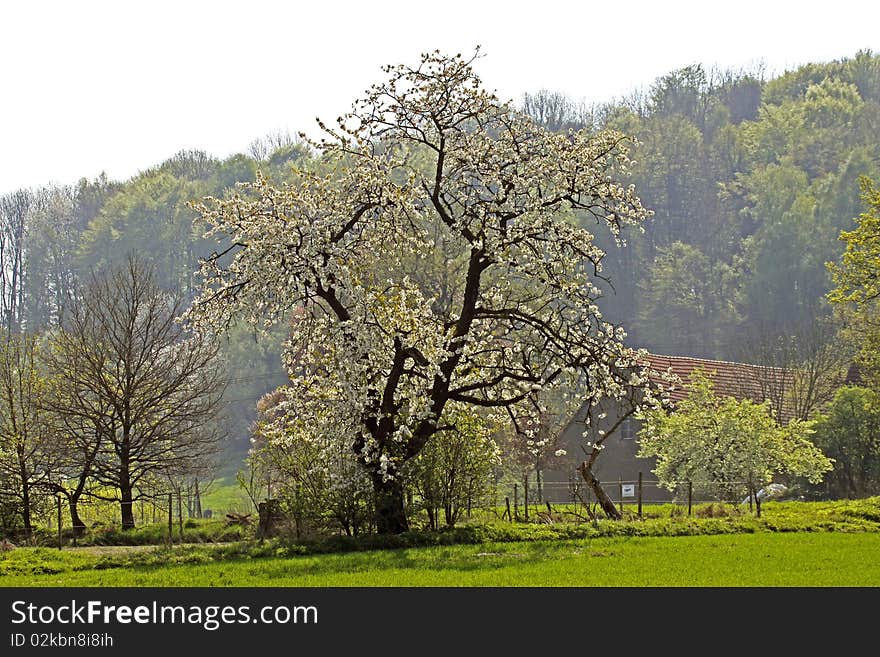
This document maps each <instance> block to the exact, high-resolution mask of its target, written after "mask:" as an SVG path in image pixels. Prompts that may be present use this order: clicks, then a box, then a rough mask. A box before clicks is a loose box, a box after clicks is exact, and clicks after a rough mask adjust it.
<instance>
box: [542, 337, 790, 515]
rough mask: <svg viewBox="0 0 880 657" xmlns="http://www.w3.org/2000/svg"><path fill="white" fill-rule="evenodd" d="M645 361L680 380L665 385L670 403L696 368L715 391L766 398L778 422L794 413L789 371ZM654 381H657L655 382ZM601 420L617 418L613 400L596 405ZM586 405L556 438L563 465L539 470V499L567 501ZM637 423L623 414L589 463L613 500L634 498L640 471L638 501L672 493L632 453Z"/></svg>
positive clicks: (658, 358)
mask: <svg viewBox="0 0 880 657" xmlns="http://www.w3.org/2000/svg"><path fill="white" fill-rule="evenodd" d="M648 363H649V365H650V367H651V369H652V370H655V371H657V372H666V371H670V372H672V373H673V374H675V375H676V376H677V377H678V379H680V381H681V384H679V385H678V386H676V387H672V388H668V396H669V399H670V400H671V401H672V403H673V404H675V403H677V402H680V401H682V400H683V399H684V398H685V396H686V395H687V390H686V389H685V386H686V385H687V384H688V383H689V382H690V379H691V376H692V375H693V373H694V371H695V370H701V371H702V372H703V373H704V374H706V375H707V376H708V377H709V378H710V379H711V380H712V381H713V383H714V386H715V393H716V394H718V395H722V396H730V397H734V398H736V399H751V400H752V401H756V402H763V401H768V400H769V402H770V405H771V408H772V409H773V413H774V415H775V416H776V419H777V420H778V421H779V422H782V423H785V422H788V421H789V420H791V419H793V418H794V417H795V416H796V412H795V408H794V406H793V405H792V404H791V403H790V401H789V398H790V394H789V393H790V391H791V390H792V388H793V387H794V386H795V377H794V376H793V374H792V372H791V371H788V370H784V369H781V368H777V367H768V366H761V365H749V364H746V363H734V362H729V361H720V360H709V359H705V358H691V357H689V356H662V355H656V354H649V355H648ZM657 382H658V383H659V381H657ZM600 413H604V414H605V418H604V419H603V420H601V421H600V425H599V426H598V427H597V428H598V429H603V430H606V431H607V430H610V428H611V427H612V426H613V425H614V424H615V423H616V422H617V420H618V419H619V417H620V414H619V413H620V411H619V409H618V408H617V407H616V405H615V404H613V403H610V402H606V403H605V405H604V406H603V407H601V408H600ZM585 414H586V409H583V408H582V409H581V410H580V411H579V412H578V414H577V415H576V416H575V417H574V418H573V419H572V420H571V422H569V424H568V426H567V427H566V428H565V429H564V430H563V432H562V435H561V437H560V440H559V442H560V447H561V448H562V449H564V450H565V451H566V453H567V461H566V465H565V466H564V468H561V469H558V470H549V469H548V470H547V471H546V472H545V473H544V481H545V484H544V497H546V498H547V499H548V500H549V501H558V502H563V501H568V500H570V499H571V495H572V486H574V485H577V484H578V483H579V482H578V479H579V475H578V474H577V472H576V470H575V468H576V465H577V463H579V462H580V461H581V460H583V458H584V456H585V451H584V449H585V448H584V440H585V439H584V438H583V436H582V433H583V431H584V423H583V420H584V417H585ZM640 429H641V422H640V421H639V420H637V419H636V418H634V417H628V418H626V419H625V420H624V421H623V423H621V424H620V425H619V426H618V427H617V429H616V430H615V431H614V432H613V433H612V434H611V435H609V436H608V437H607V438H606V439H605V442H604V449H603V451H602V453H601V454H600V455H599V457H598V459H597V460H596V463H595V465H594V466H593V472H594V473H595V474H596V476H597V477H598V478H599V480H600V481H601V482H602V484H603V488H604V489H605V491H606V492H607V493H608V494H609V496H610V497H611V498H612V499H614V500H619V499H620V498H621V497H622V498H623V499H624V500H625V499H626V498H628V497H632V498H633V499H635V496H636V487H637V485H638V480H639V473H641V474H642V479H643V482H644V484H643V486H642V499H643V500H645V501H649V502H651V501H654V502H657V501H665V500H669V499H671V497H672V494H671V493H670V492H669V491H667V490H665V489H662V488H659V487H658V486H657V485H656V484H654V483H653V482H654V481H655V480H656V477H655V476H654V475H653V473H652V470H653V469H654V468H655V467H656V460H655V459H654V458H640V457H638V456H636V454H637V452H638V437H637V435H638V432H639V430H640Z"/></svg>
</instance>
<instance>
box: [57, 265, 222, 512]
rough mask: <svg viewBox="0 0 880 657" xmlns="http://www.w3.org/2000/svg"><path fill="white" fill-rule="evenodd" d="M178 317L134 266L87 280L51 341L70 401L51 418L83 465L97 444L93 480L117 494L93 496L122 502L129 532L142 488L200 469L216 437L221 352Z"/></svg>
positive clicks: (172, 303) (173, 302) (176, 303)
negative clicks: (61, 421) (60, 422)
mask: <svg viewBox="0 0 880 657" xmlns="http://www.w3.org/2000/svg"><path fill="white" fill-rule="evenodd" d="M180 311H181V301H180V299H176V298H173V297H172V296H171V295H169V294H167V293H166V292H164V291H163V290H162V289H161V288H160V287H159V286H158V285H157V284H156V281H155V273H154V270H153V268H152V267H150V266H148V265H147V264H145V263H144V262H143V261H141V260H140V259H138V258H136V257H134V256H131V257H129V258H128V260H127V261H126V262H125V263H124V264H122V265H121V266H118V267H116V268H113V269H110V270H108V271H107V272H105V273H98V274H92V275H91V277H90V278H89V280H88V282H87V284H86V286H85V288H84V290H83V293H82V294H81V295H80V298H79V300H78V301H77V302H75V303H73V304H72V305H71V306H70V309H69V312H68V313H67V315H66V317H65V318H64V321H63V324H62V330H61V331H60V332H59V334H58V336H57V337H56V340H55V344H56V352H55V356H54V357H55V358H57V359H58V362H56V366H57V367H58V369H59V371H60V372H62V374H61V376H63V377H67V378H68V386H69V387H70V388H71V389H73V390H75V391H76V393H75V394H71V395H69V396H67V397H66V399H63V400H59V402H58V403H57V404H56V406H55V410H56V411H57V412H58V413H60V414H61V415H62V416H63V417H64V418H65V422H66V426H67V429H68V431H70V432H71V433H72V434H73V435H75V436H78V438H76V439H75V442H76V443H77V444H79V445H80V448H81V449H84V450H85V451H84V456H85V455H87V454H88V450H87V447H86V446H88V445H92V447H93V448H94V446H95V442H91V441H100V443H101V444H100V446H99V448H98V449H97V450H96V457H95V459H94V462H93V463H92V470H93V474H94V478H95V480H96V481H97V482H98V483H100V484H102V485H103V486H109V487H111V488H113V489H115V491H116V492H115V493H114V494H112V495H108V494H106V493H105V492H93V493H92V494H93V495H95V496H96V497H100V498H102V499H109V500H112V501H118V502H119V504H120V511H121V515H122V526H123V527H124V528H131V527H134V513H133V510H132V503H133V502H134V501H135V500H137V499H139V498H140V497H141V496H142V494H143V489H142V486H141V484H146V483H148V482H151V481H154V480H156V479H157V478H160V477H165V476H168V475H180V474H181V473H182V472H185V471H186V470H187V469H188V468H190V467H196V466H201V465H202V463H203V462H204V458H205V456H206V454H208V453H210V452H212V451H214V450H215V448H216V446H217V442H218V440H219V437H220V436H219V431H218V428H217V423H216V422H215V418H216V415H217V412H218V408H219V404H220V400H221V396H222V393H223V390H224V388H225V379H224V375H223V374H222V372H221V370H220V368H219V362H218V345H217V344H216V343H214V342H211V341H208V340H206V339H203V338H202V337H201V336H200V335H198V334H187V333H185V332H184V330H183V329H182V327H181V325H180V324H179V323H178V322H177V317H178V315H179V313H180ZM65 364H67V365H68V366H67V367H65V366H64V365H65ZM90 433H91V435H90Z"/></svg>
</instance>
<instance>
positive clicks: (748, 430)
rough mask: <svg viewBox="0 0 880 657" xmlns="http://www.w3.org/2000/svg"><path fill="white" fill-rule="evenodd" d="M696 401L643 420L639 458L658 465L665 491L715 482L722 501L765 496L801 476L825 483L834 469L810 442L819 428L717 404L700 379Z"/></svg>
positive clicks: (757, 407)
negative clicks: (767, 489) (769, 488)
mask: <svg viewBox="0 0 880 657" xmlns="http://www.w3.org/2000/svg"><path fill="white" fill-rule="evenodd" d="M686 388H687V389H688V397H687V398H686V399H685V400H683V401H682V402H680V403H679V404H678V405H677V407H676V409H675V410H674V411H672V412H671V413H666V412H664V411H662V410H650V411H648V412H646V413H644V415H643V419H644V420H645V425H644V427H643V429H642V430H641V432H640V433H639V438H640V441H639V445H640V448H639V456H643V457H650V456H656V457H657V468H656V469H655V470H654V473H655V474H656V475H657V478H658V480H659V481H660V483H661V485H662V486H664V487H666V488H668V489H675V488H676V487H677V485H678V484H680V483H681V482H685V481H693V482H694V484H695V488H699V486H698V484H699V483H701V482H709V483H710V484H711V485H710V486H707V488H706V490H705V492H706V493H710V494H715V495H718V496H719V497H721V498H722V499H732V498H733V497H732V496H740V495H742V493H743V491H745V490H747V488H748V486H749V485H751V486H753V487H755V488H756V489H757V488H760V487H762V486H764V485H766V484H768V483H770V482H771V481H772V480H773V477H774V476H775V475H785V474H788V475H796V476H802V477H806V478H807V479H808V480H809V481H811V482H814V483H815V482H819V481H821V480H822V476H823V474H824V473H825V472H828V471H829V470H830V469H831V461H830V460H829V459H828V458H827V457H825V456H824V455H823V454H822V452H821V451H819V449H817V448H816V447H815V445H813V443H812V442H810V440H809V436H810V435H811V434H812V433H813V424H814V422H813V421H805V420H792V421H791V422H790V423H789V424H787V425H785V426H780V425H779V424H778V423H777V422H776V421H775V420H774V419H773V417H772V416H771V413H770V407H769V404H768V403H766V402H765V403H763V404H758V403H755V402H753V401H750V400H742V401H738V400H736V399H734V398H732V397H721V396H716V395H715V393H714V389H713V388H714V386H713V384H712V382H711V379H710V378H709V377H708V376H707V375H706V374H704V373H702V372H699V371H696V372H694V374H693V376H692V378H691V380H690V383H688V384H687V386H686Z"/></svg>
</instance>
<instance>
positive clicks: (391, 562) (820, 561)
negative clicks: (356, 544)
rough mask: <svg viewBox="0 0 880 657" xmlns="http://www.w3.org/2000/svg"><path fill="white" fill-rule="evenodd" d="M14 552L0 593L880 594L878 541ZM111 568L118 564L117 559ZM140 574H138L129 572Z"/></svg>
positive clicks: (795, 537)
mask: <svg viewBox="0 0 880 657" xmlns="http://www.w3.org/2000/svg"><path fill="white" fill-rule="evenodd" d="M221 549H222V548H207V547H190V548H187V547H179V548H175V549H174V550H172V551H171V552H168V551H159V550H156V549H155V548H150V549H148V550H145V549H143V548H142V549H139V550H138V551H137V555H135V556H129V557H127V559H128V563H129V565H120V564H122V563H126V561H119V560H118V559H116V557H114V555H112V554H111V555H109V556H108V554H107V552H106V548H105V549H104V550H105V552H103V553H102V552H95V551H94V550H91V551H90V549H88V548H83V549H81V551H78V552H74V551H63V552H59V551H53V550H51V549H46V548H36V549H33V548H26V549H18V550H14V551H12V552H9V553H6V554H5V555H3V556H2V558H0V573H3V574H2V575H0V586H305V587H327V586H343V587H349V586H407V587H415V586H542V587H543V586H578V587H583V586H604V587H609V586H670V587H682V586H713V587H714V586H733V587H737V586H749V587H756V586H772V587H778V586H808V587H813V586H815V587H819V586H822V587H824V586H844V587H852V586H864V587H876V586H880V558H878V555H880V535H878V534H876V533H837V532H822V533H800V532H797V533H753V534H722V535H708V536H705V535H704V536H659V537H658V536H647V537H612V538H589V539H579V540H555V541H546V540H537V541H520V542H504V543H498V542H492V543H483V544H477V545H454V546H434V547H425V548H408V549H396V550H374V551H363V552H349V553H343V554H322V555H299V556H285V557H257V558H254V557H248V556H246V555H239V556H229V555H226V556H225V557H223V558H222V559H221V560H216V559H217V555H216V554H212V550H214V551H215V552H216V551H217V550H221ZM114 559H116V560H114ZM132 564H134V565H132Z"/></svg>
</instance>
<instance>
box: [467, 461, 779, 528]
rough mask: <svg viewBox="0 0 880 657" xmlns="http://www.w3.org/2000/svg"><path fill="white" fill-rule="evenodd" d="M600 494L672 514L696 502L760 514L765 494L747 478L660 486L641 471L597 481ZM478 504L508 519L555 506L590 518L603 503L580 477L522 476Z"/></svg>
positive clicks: (547, 512) (628, 506)
mask: <svg viewBox="0 0 880 657" xmlns="http://www.w3.org/2000/svg"><path fill="white" fill-rule="evenodd" d="M600 486H601V489H602V491H603V492H604V496H605V497H606V499H607V500H610V502H611V503H612V504H613V505H614V506H615V507H616V508H617V509H618V510H619V511H620V513H621V514H623V513H624V512H627V511H629V512H632V513H634V514H636V515H638V516H642V515H643V512H644V510H645V508H646V507H651V506H659V505H671V507H672V511H671V513H681V514H682V515H684V514H685V513H686V514H687V515H689V516H690V515H692V514H693V513H694V509H695V507H696V506H697V505H705V504H716V503H721V504H729V505H735V506H746V505H747V506H748V508H749V510H752V511H757V512H758V513H759V514H760V502H761V500H762V499H764V498H765V497H766V496H767V493H766V492H765V491H764V490H763V489H758V488H757V487H756V486H754V485H753V484H752V483H750V482H746V481H726V482H713V481H681V482H677V483H675V484H674V485H672V486H663V485H661V483H660V482H659V481H658V480H656V479H647V478H645V477H644V476H642V474H641V473H639V476H638V477H637V478H635V479H618V480H616V481H605V482H602V483H601V484H600ZM479 506H481V508H485V509H490V510H494V511H495V513H496V515H500V516H501V517H504V518H507V519H511V520H517V519H519V520H529V519H533V518H541V517H544V518H547V517H552V514H553V513H554V512H555V511H560V512H565V513H568V514H571V515H573V516H575V517H586V518H594V517H595V516H596V515H597V513H599V511H598V509H599V508H600V507H601V503H600V500H599V498H598V497H597V495H596V493H595V491H594V490H593V489H592V488H591V487H590V486H589V485H588V484H587V483H586V482H585V481H584V480H583V479H575V478H572V479H571V480H569V481H540V480H538V479H537V478H525V479H523V481H522V482H521V483H519V482H517V483H513V484H509V485H507V486H501V487H497V488H496V490H495V493H494V495H493V499H492V500H488V501H487V502H485V503H484V504H482V505H479Z"/></svg>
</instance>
